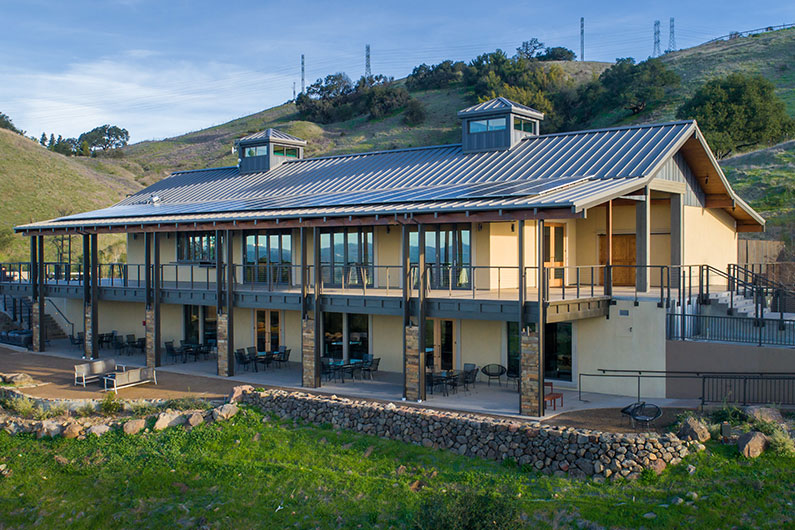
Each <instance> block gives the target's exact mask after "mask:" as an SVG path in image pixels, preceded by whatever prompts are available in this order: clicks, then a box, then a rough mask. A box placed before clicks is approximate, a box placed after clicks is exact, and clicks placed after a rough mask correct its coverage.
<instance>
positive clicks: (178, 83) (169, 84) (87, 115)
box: [0, 50, 294, 141]
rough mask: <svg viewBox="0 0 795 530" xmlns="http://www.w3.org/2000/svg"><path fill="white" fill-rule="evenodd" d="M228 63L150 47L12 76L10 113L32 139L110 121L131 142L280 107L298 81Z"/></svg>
mask: <svg viewBox="0 0 795 530" xmlns="http://www.w3.org/2000/svg"><path fill="white" fill-rule="evenodd" d="M288 73H290V74H292V72H285V73H271V74H265V73H262V72H257V71H254V70H249V69H244V68H241V67H240V66H237V65H228V64H222V63H217V62H213V63H206V64H195V63H190V62H184V61H183V62H168V61H167V60H164V59H163V58H162V57H159V54H157V53H153V52H149V51H147V50H131V51H129V52H127V53H125V54H123V55H122V56H121V57H119V58H113V59H110V58H104V59H100V60H96V61H92V62H83V63H74V64H70V65H69V66H67V67H66V68H65V69H63V70H62V71H60V72H30V71H21V70H20V71H9V72H6V74H5V75H4V79H3V84H2V86H0V101H3V102H4V103H3V106H4V108H3V112H5V113H6V114H8V115H9V116H11V117H12V118H13V119H14V122H15V123H16V124H17V125H18V126H19V127H21V128H23V129H26V130H27V131H28V133H29V134H32V135H35V136H38V135H39V134H41V132H42V131H46V132H47V133H48V134H49V133H50V132H54V133H55V134H56V135H57V134H62V135H63V136H65V137H69V136H77V135H79V134H80V133H82V132H85V131H88V130H90V129H92V128H94V127H96V126H98V125H102V124H104V123H111V124H114V125H119V126H121V127H125V128H126V129H128V130H129V131H130V136H131V140H132V141H141V140H145V139H151V138H162V137H167V136H173V135H176V134H181V133H184V132H186V131H190V130H196V129H200V128H204V127H207V126H208V125H210V124H217V123H222V122H225V121H227V120H230V119H233V118H236V117H239V116H242V115H246V114H250V113H252V112H256V111H259V110H262V109H265V108H268V107H271V106H273V105H276V104H279V103H281V102H283V101H285V100H286V99H288V98H289V97H291V95H292V92H291V90H292V80H293V77H294V75H293V76H288V75H287V74H288Z"/></svg>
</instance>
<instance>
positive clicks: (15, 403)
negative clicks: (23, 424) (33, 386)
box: [4, 396, 36, 418]
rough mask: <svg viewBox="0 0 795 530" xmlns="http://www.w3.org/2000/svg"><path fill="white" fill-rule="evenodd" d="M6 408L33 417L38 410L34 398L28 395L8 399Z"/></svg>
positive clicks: (20, 414) (23, 415) (25, 416)
mask: <svg viewBox="0 0 795 530" xmlns="http://www.w3.org/2000/svg"><path fill="white" fill-rule="evenodd" d="M4 408H6V409H8V410H10V411H11V412H14V413H16V414H17V415H19V416H22V417H23V418H31V417H33V415H34V414H35V412H36V407H35V406H34V404H33V400H32V399H30V398H27V397H24V396H23V397H15V398H11V399H7V400H6V401H5V404H4Z"/></svg>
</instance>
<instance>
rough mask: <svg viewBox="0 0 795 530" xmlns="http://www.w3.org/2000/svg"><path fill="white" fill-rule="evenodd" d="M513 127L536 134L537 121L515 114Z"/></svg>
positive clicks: (516, 129)
mask: <svg viewBox="0 0 795 530" xmlns="http://www.w3.org/2000/svg"><path fill="white" fill-rule="evenodd" d="M513 128H514V130H515V131H522V132H526V133H530V134H535V132H536V131H535V123H534V122H533V121H532V120H525V119H523V118H519V117H517V116H514V118H513Z"/></svg>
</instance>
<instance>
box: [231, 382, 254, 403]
mask: <svg viewBox="0 0 795 530" xmlns="http://www.w3.org/2000/svg"><path fill="white" fill-rule="evenodd" d="M253 391H254V387H253V386H251V385H240V386H236V387H235V388H233V389H232V392H230V393H229V403H237V402H238V401H240V398H241V397H243V392H253Z"/></svg>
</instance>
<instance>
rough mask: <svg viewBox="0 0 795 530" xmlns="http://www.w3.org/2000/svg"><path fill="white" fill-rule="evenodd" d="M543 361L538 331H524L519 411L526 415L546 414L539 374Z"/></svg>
mask: <svg viewBox="0 0 795 530" xmlns="http://www.w3.org/2000/svg"><path fill="white" fill-rule="evenodd" d="M540 363H541V355H540V349H539V336H538V333H537V332H534V331H533V332H528V331H524V330H523V331H522V334H521V357H520V365H521V369H522V380H521V387H520V390H521V392H520V394H519V413H520V414H523V415H525V416H541V415H543V414H544V412H543V410H544V408H543V407H544V403H543V397H542V396H543V389H541V381H539V377H538V374H539V373H540V372H539V367H540Z"/></svg>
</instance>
